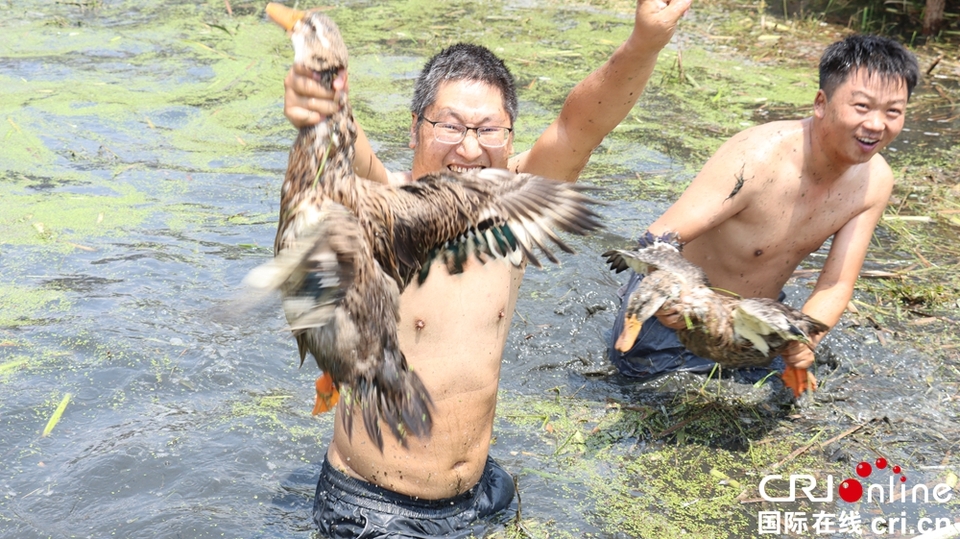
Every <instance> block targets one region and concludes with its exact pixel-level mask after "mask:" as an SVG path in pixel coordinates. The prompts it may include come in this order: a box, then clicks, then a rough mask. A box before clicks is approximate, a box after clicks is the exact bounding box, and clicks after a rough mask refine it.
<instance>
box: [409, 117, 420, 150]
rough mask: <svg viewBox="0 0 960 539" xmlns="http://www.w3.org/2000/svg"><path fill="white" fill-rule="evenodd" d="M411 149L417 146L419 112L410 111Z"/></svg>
mask: <svg viewBox="0 0 960 539" xmlns="http://www.w3.org/2000/svg"><path fill="white" fill-rule="evenodd" d="M410 116H411V118H410V149H411V150H413V149H415V148H416V147H417V119H418V118H417V113H415V112H411V113H410Z"/></svg>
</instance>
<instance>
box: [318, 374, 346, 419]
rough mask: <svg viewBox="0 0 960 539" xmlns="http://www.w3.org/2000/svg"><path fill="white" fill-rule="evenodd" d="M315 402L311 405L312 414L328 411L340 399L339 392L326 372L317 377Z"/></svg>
mask: <svg viewBox="0 0 960 539" xmlns="http://www.w3.org/2000/svg"><path fill="white" fill-rule="evenodd" d="M316 386H317V403H316V404H314V406H313V415H317V414H321V413H323V412H329V411H330V410H332V409H333V407H334V406H335V405H336V404H337V401H338V400H340V392H339V391H337V385H336V384H334V383H333V377H332V376H330V375H329V374H327V373H323V376H320V377H318V378H317V383H316Z"/></svg>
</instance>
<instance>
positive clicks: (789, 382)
mask: <svg viewBox="0 0 960 539" xmlns="http://www.w3.org/2000/svg"><path fill="white" fill-rule="evenodd" d="M782 378H783V385H785V386H787V387H789V388H790V389H792V390H793V396H794V397H795V398H800V395H802V394H803V392H804V391H806V390H808V389H809V390H810V391H811V392H813V391H816V390H817V379H816V378H814V376H813V373H812V372H810V371H808V370H807V369H798V368H796V367H791V366H789V365H787V368H785V369H783V376H782Z"/></svg>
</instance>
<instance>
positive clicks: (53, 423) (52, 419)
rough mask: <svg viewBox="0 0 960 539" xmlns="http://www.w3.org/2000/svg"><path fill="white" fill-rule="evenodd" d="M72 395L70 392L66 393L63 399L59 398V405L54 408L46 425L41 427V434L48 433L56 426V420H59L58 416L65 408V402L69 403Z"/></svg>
mask: <svg viewBox="0 0 960 539" xmlns="http://www.w3.org/2000/svg"><path fill="white" fill-rule="evenodd" d="M72 397H73V394H72V393H67V394H66V395H64V396H63V399H61V400H60V405H59V406H57V409H56V410H54V412H53V415H52V416H50V420H49V421H47V426H46V427H43V436H46V435H48V434H50V431H52V430H53V427H56V426H57V422H58V421H60V417H61V416H62V415H63V412H64V410H66V409H67V404H70V399H71V398H72Z"/></svg>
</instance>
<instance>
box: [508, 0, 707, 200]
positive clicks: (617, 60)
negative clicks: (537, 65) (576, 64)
mask: <svg viewBox="0 0 960 539" xmlns="http://www.w3.org/2000/svg"><path fill="white" fill-rule="evenodd" d="M690 3H691V0H669V1H667V2H665V1H663V0H638V1H637V8H636V12H635V14H634V27H633V32H632V33H631V34H630V37H629V38H627V40H626V41H625V42H624V43H623V44H621V45H620V47H619V48H617V50H616V51H614V53H613V55H611V56H610V59H609V60H607V62H606V63H604V64H603V65H602V66H600V68H599V69H597V70H596V71H594V72H593V73H591V74H590V75H588V76H587V78H586V79H584V80H583V81H581V82H580V83H579V84H577V86H575V87H574V88H573V90H571V92H570V94H569V95H568V96H567V99H566V101H565V102H564V104H563V108H562V110H561V111H560V115H559V117H558V118H557V119H556V120H554V122H553V123H552V124H551V125H550V126H549V127H548V128H547V130H546V131H544V133H543V134H542V135H540V138H538V139H537V142H536V143H534V145H533V148H531V149H530V150H529V151H527V152H524V153H523V154H520V155H518V156H516V157H514V158H513V159H511V160H510V169H511V170H514V171H519V172H528V173H532V174H538V175H541V176H546V177H549V178H554V179H558V180H565V181H576V179H577V177H578V176H579V175H580V172H581V171H582V170H583V167H584V166H585V165H586V164H587V161H588V160H589V159H590V153H591V152H592V151H593V150H594V149H595V148H596V147H597V146H598V145H599V144H600V142H601V141H602V140H603V138H604V137H605V136H607V133H609V132H610V131H611V130H613V128H614V127H616V126H617V124H619V123H620V122H621V121H622V120H623V119H624V118H625V117H626V115H627V113H629V112H630V109H632V108H633V106H634V105H635V104H636V102H637V99H639V97H640V94H641V93H642V92H643V89H644V87H645V86H646V85H647V81H648V80H649V79H650V75H651V73H653V68H654V66H655V65H656V63H657V55H658V54H659V53H660V50H661V49H663V47H664V46H666V44H667V43H668V42H669V41H670V38H671V37H672V36H673V33H674V30H675V29H676V27H677V21H679V20H680V17H681V16H682V15H683V14H684V13H685V12H686V11H687V9H689V8H690Z"/></svg>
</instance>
